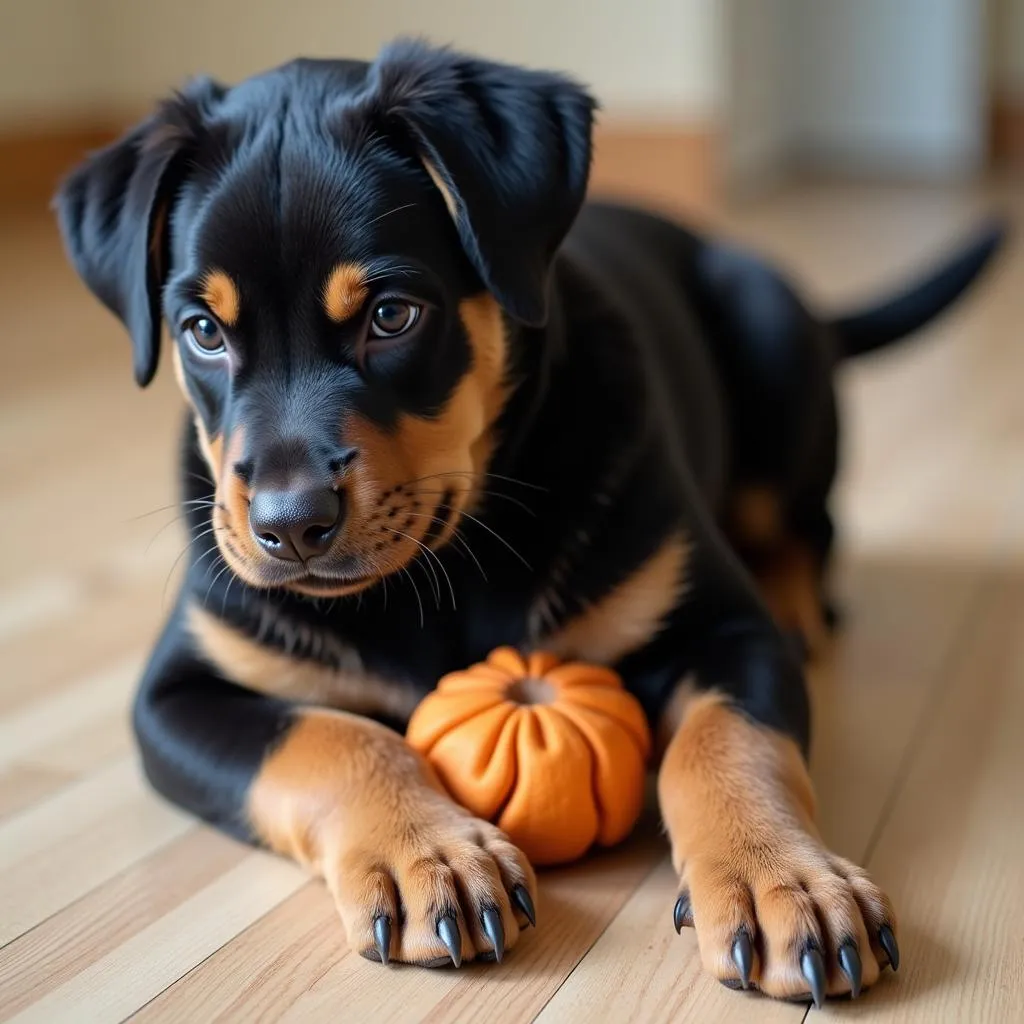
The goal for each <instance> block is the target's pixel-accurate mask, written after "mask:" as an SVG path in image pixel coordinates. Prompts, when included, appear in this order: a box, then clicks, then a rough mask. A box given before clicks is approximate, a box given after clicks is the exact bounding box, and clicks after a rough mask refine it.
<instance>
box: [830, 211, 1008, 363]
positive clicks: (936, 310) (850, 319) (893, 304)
mask: <svg viewBox="0 0 1024 1024" xmlns="http://www.w3.org/2000/svg"><path fill="white" fill-rule="evenodd" d="M1007 233H1008V228H1007V225H1006V223H1005V222H1004V221H1002V220H992V221H990V222H989V223H987V224H986V225H985V227H983V228H982V229H981V230H980V231H978V232H977V234H976V235H975V237H974V238H973V239H971V240H970V241H969V242H967V243H966V244H965V245H963V246H962V247H961V248H960V249H959V251H958V252H957V253H956V255H955V256H952V257H950V258H949V259H947V260H946V262H944V263H943V264H941V265H940V266H939V267H937V268H935V269H933V270H932V271H931V273H929V274H926V275H925V276H924V277H923V278H921V279H919V280H918V281H917V282H915V283H914V284H912V285H911V286H910V287H909V288H904V289H903V290H902V291H901V292H900V293H899V294H898V295H896V296H893V297H892V298H889V299H886V300H885V301H883V302H881V303H879V304H878V305H875V306H872V307H871V308H870V309H862V310H858V311H856V312H853V313H849V314H847V315H845V316H840V317H837V318H835V319H834V320H833V321H832V327H833V329H834V331H835V333H836V335H837V337H838V339H839V351H840V355H841V357H842V358H844V359H847V358H851V357H853V356H859V355H863V354H864V353H866V352H873V351H874V350H875V349H878V348H883V347H884V346H886V345H891V344H892V343H893V342H895V341H899V340H900V339H901V338H904V337H906V336H907V335H908V334H913V332H914V331H916V330H918V329H919V328H921V327H923V326H924V325H925V324H926V323H928V321H929V320H932V319H933V318H934V317H936V316H938V315H939V314H940V313H941V312H943V310H945V309H946V308H947V307H948V306H951V305H952V304H953V303H954V302H955V301H956V300H957V299H958V298H959V297H960V296H961V295H962V294H963V293H964V292H965V291H966V290H967V288H968V287H969V286H970V285H971V283H972V282H973V281H974V280H975V279H976V278H977V277H978V275H979V274H980V273H981V272H982V270H984V268H985V266H986V265H987V264H988V263H989V261H990V260H991V259H992V257H993V256H994V255H995V254H996V253H997V252H998V251H999V249H1000V247H1001V246H1002V244H1003V241H1004V240H1005V239H1006V236H1007Z"/></svg>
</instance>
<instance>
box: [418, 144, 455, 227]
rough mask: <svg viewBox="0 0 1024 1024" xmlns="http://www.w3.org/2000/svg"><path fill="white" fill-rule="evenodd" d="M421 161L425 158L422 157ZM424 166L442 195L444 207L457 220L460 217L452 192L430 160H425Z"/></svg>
mask: <svg viewBox="0 0 1024 1024" xmlns="http://www.w3.org/2000/svg"><path fill="white" fill-rule="evenodd" d="M421 159H423V158H422V157H421ZM423 166H424V167H425V168H426V171H427V174H429V175H430V180H431V181H432V182H433V183H434V184H435V185H436V186H437V190H438V192H440V193H441V197H442V198H443V199H444V205H445V206H447V207H448V213H449V214H451V218H452V220H455V219H456V218H457V217H458V207H457V206H456V205H455V197H454V196H453V195H452V193H451V190H450V189H449V188H448V186H447V185H446V184H445V183H444V180H443V179H442V177H441V175H440V174H439V173H438V170H437V168H436V167H435V166H434V165H433V164H432V163H431V162H430V161H429V160H426V159H423Z"/></svg>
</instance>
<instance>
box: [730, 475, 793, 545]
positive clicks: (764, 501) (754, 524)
mask: <svg viewBox="0 0 1024 1024" xmlns="http://www.w3.org/2000/svg"><path fill="white" fill-rule="evenodd" d="M731 527H732V531H733V532H734V534H735V537H736V540H737V541H738V542H739V543H740V544H741V545H744V546H746V547H752V548H764V547H768V546H770V545H772V544H774V543H776V542H777V541H778V540H780V539H781V537H782V508H781V506H780V504H779V496H778V494H777V493H776V492H775V491H773V490H772V489H771V488H769V487H744V488H743V489H742V490H740V491H739V492H738V493H737V495H736V497H735V499H734V500H733V504H732V524H731Z"/></svg>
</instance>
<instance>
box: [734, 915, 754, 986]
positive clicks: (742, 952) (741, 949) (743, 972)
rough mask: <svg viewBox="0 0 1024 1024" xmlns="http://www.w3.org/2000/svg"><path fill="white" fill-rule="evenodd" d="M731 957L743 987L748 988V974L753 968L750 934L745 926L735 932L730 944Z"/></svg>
mask: <svg viewBox="0 0 1024 1024" xmlns="http://www.w3.org/2000/svg"><path fill="white" fill-rule="evenodd" d="M732 959H733V963H735V964H736V966H737V968H739V972H740V982H741V983H742V985H743V987H744V988H750V975H751V972H752V971H753V970H754V949H753V947H752V946H751V945H750V935H749V933H748V932H747V929H746V928H741V929H740V930H739V931H738V932H737V933H736V938H735V940H734V941H733V944H732Z"/></svg>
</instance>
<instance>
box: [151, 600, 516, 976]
mask: <svg viewBox="0 0 1024 1024" xmlns="http://www.w3.org/2000/svg"><path fill="white" fill-rule="evenodd" d="M135 729H136V734H137V736H138V739H139V743H140V746H141V749H142V755H143V763H144V765H145V769H146V773H147V775H148V776H149V778H150V780H151V781H152V783H153V784H154V786H155V787H156V788H157V789H158V790H159V791H160V792H161V793H163V794H164V795H165V796H167V797H168V798H169V799H171V800H173V801H174V802H175V803H177V804H179V805H181V806H183V807H185V808H186V809H187V810H190V811H192V812H193V813H195V814H197V815H199V816H200V817H202V818H204V819H205V820H207V821H209V822H211V823H212V824H215V825H217V826H218V827H220V828H222V829H224V830H225V831H227V832H229V833H231V834H232V835H235V836H236V837H238V838H241V839H245V840H247V841H250V842H256V843H260V844H262V845H265V846H267V847H269V848H270V849H273V850H276V851H277V852H279V853H283V854H286V855H287V856H290V857H293V858H295V859H296V860H297V861H299V862H300V863H303V864H305V865H307V866H308V867H309V868H311V869H312V870H313V871H315V872H316V873H317V874H319V875H321V876H322V877H323V878H324V880H325V881H326V883H327V885H328V887H329V889H330V891H331V893H332V894H333V896H334V899H335V902H336V904H337V907H338V910H339V912H340V914H341V917H342V920H343V922H344V925H345V928H346V930H347V933H348V939H349V944H350V945H351V946H352V948H353V949H355V950H357V951H359V952H360V953H362V954H363V955H365V956H368V957H369V958H371V959H377V960H380V959H383V960H385V961H386V960H389V959H390V960H401V961H405V962H409V963H417V964H423V965H427V966H435V965H441V964H447V963H452V962H454V963H456V964H458V963H460V962H461V961H462V960H468V959H471V958H473V957H477V958H481V959H494V958H498V959H500V958H501V956H502V955H503V953H504V951H505V950H506V949H508V948H509V947H511V946H512V945H514V944H515V942H516V940H517V938H518V936H519V932H520V929H521V928H523V927H524V926H525V925H526V924H527V922H528V921H530V922H532V918H533V915H534V909H533V908H534V899H535V896H536V889H535V880H534V876H533V871H532V870H531V868H530V864H529V862H528V861H527V859H526V857H525V856H524V855H523V854H522V853H521V852H520V851H519V850H518V849H517V848H516V847H515V846H513V845H512V844H511V843H510V842H509V841H508V839H507V838H506V837H505V836H504V834H503V833H501V832H500V831H499V830H498V829H496V828H495V827H494V826H493V825H490V824H488V823H487V822H484V821H481V820H479V819H477V818H474V817H473V816H472V815H471V814H469V813H468V812H467V811H465V810H464V809H462V808H461V807H459V806H457V805H456V804H455V803H454V802H453V801H452V800H451V799H450V798H449V797H448V796H447V795H446V794H445V792H444V790H443V789H442V787H441V784H440V783H439V782H438V780H437V778H436V776H435V774H434V772H433V771H432V770H431V768H430V766H429V765H428V764H427V763H426V762H425V761H424V760H423V759H422V758H421V757H420V756H419V754H417V753H416V752H415V751H413V750H412V749H411V748H410V747H409V746H408V745H407V744H406V743H405V741H404V740H403V739H402V737H401V736H399V735H398V734H397V733H396V732H393V731H392V730H390V729H387V728H385V727H384V726H382V725H380V724H378V723H376V722H373V721H371V720H369V719H366V718H361V717H359V716H357V715H352V714H347V713H344V712H340V711H330V710H326V709H321V708H312V707H302V706H297V705H293V704H290V703H288V702H285V701H281V700H277V699H274V698H271V697H267V696H264V695H262V694H257V693H254V692H252V691H249V690H245V689H243V688H241V687H239V686H236V685H234V684H232V683H231V682H229V681H227V680H225V679H224V678H223V677H222V676H221V675H220V674H218V673H217V672H216V671H215V670H213V669H212V667H211V666H210V664H209V663H207V662H206V661H205V660H203V659H202V658H200V657H199V656H197V654H196V651H195V646H194V644H193V643H192V642H191V640H190V638H189V636H188V634H187V631H186V630H185V628H184V627H183V625H182V616H181V615H180V614H176V615H175V616H174V617H173V618H172V620H171V622H170V623H169V624H168V626H167V629H166V630H165V633H164V636H163V638H162V639H161V641H160V644H159V646H158V648H157V651H156V653H155V654H154V656H153V659H152V661H151V663H150V666H149V669H148V671H147V674H146V678H145V680H144V682H143V685H142V688H141V690H140V693H139V696H138V699H137V701H136V706H135Z"/></svg>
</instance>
